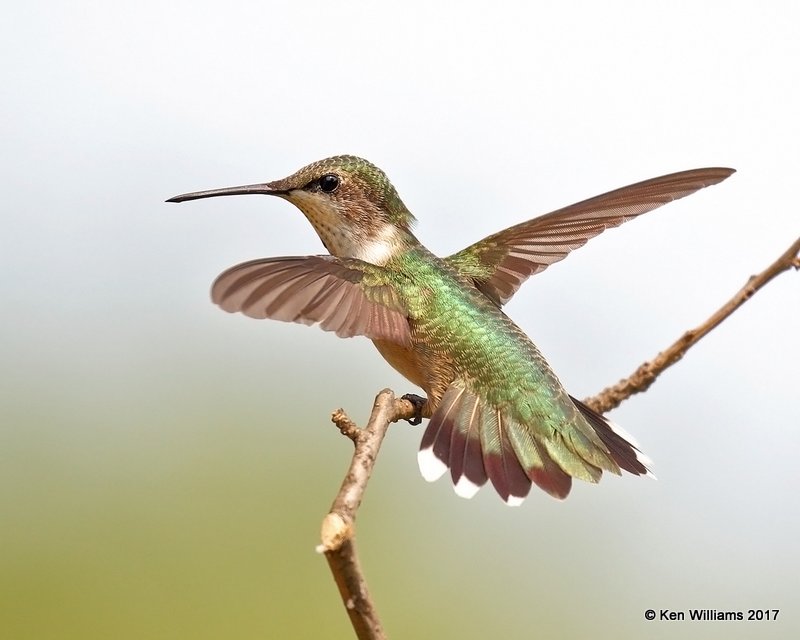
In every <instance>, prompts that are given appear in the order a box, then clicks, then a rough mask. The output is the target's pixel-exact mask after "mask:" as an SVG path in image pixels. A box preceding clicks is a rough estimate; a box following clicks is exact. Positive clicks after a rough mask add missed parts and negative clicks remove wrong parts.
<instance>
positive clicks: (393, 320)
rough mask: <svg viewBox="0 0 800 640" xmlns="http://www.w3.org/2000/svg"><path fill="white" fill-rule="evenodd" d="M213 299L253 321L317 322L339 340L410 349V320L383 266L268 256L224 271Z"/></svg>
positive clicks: (332, 259)
mask: <svg viewBox="0 0 800 640" xmlns="http://www.w3.org/2000/svg"><path fill="white" fill-rule="evenodd" d="M211 299H212V300H213V302H214V303H215V304H218V305H219V306H220V307H222V308H223V309H224V310H225V311H228V312H231V313H233V312H236V311H239V312H241V313H243V314H245V315H246V316H249V317H251V318H271V319H273V320H283V321H284V322H301V323H303V324H314V323H319V326H320V327H321V328H323V329H324V330H326V331H334V332H335V333H336V335H338V336H339V337H341V338H349V337H352V336H357V335H362V336H367V337H368V338H371V339H373V340H390V341H391V342H395V343H398V344H401V345H404V346H408V345H410V340H411V336H410V330H409V326H408V319H407V316H406V312H405V310H404V308H403V305H402V303H401V301H400V300H399V299H398V297H397V295H396V293H395V292H394V290H393V289H392V288H391V287H390V286H388V282H387V280H386V277H385V274H384V271H383V269H382V268H381V267H379V266H376V265H373V264H369V263H366V262H362V261H361V260H355V259H341V258H335V257H333V256H302V257H286V258H264V259H261V260H252V261H250V262H244V263H242V264H238V265H236V266H235V267H231V268H230V269H228V270H227V271H224V272H223V273H222V274H221V275H220V276H219V277H218V278H217V279H216V280H215V281H214V284H213V285H212V287H211Z"/></svg>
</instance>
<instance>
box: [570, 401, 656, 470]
mask: <svg viewBox="0 0 800 640" xmlns="http://www.w3.org/2000/svg"><path fill="white" fill-rule="evenodd" d="M570 399H571V400H572V402H573V403H574V404H575V406H576V407H577V408H578V411H580V412H581V413H582V414H583V417H584V418H586V420H587V421H588V422H589V424H590V425H591V426H592V428H593V429H594V430H595V433H596V434H597V435H598V436H600V439H601V440H602V441H603V444H605V445H606V447H607V448H608V452H609V454H610V455H611V457H612V458H613V459H614V462H616V463H617V464H618V465H619V468H620V469H624V470H625V471H627V472H628V473H632V474H633V475H635V476H651V477H655V476H653V474H652V472H651V471H650V469H648V465H652V464H653V462H652V460H650V458H648V457H647V456H646V455H645V454H644V453H642V452H641V450H640V449H639V445H638V443H637V442H636V441H635V440H634V439H633V437H632V436H631V435H630V434H628V433H626V432H625V431H623V430H622V429H621V428H620V427H619V426H617V425H616V424H614V423H613V422H611V420H609V419H608V418H606V417H605V416H602V415H600V414H599V413H597V412H596V411H594V410H593V409H590V408H589V407H587V406H586V405H585V404H583V402H581V401H580V400H577V399H576V398H573V397H572V396H570Z"/></svg>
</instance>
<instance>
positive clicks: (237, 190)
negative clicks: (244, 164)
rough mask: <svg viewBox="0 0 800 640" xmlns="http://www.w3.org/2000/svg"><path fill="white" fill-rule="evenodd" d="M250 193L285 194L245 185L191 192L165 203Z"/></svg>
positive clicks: (268, 187)
mask: <svg viewBox="0 0 800 640" xmlns="http://www.w3.org/2000/svg"><path fill="white" fill-rule="evenodd" d="M251 193H259V194H266V195H268V196H279V195H283V194H285V193H286V191H283V190H281V189H273V188H272V187H270V186H269V185H268V184H245V185H242V186H241V187H225V188H224V189H209V190H208V191H193V192H192V193H183V194H181V195H179V196H174V197H172V198H170V199H169V200H167V202H186V201H187V200H200V199H201V198H216V197H217V196H242V195H248V194H251Z"/></svg>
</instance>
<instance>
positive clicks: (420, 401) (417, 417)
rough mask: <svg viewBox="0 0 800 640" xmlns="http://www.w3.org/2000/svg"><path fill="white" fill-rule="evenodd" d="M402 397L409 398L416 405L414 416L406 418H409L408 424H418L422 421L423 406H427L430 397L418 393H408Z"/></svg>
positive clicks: (402, 398)
mask: <svg viewBox="0 0 800 640" xmlns="http://www.w3.org/2000/svg"><path fill="white" fill-rule="evenodd" d="M400 399H401V400H408V401H409V402H410V403H411V405H412V406H413V407H414V416H413V417H411V418H406V420H408V424H411V425H414V426H416V425H418V424H419V423H420V422H422V407H424V406H425V403H426V402H428V399H427V398H423V397H422V396H418V395H417V394H416V393H407V394H405V395H404V396H403V397H401V398H400Z"/></svg>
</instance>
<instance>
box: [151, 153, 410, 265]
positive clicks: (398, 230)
mask: <svg viewBox="0 0 800 640" xmlns="http://www.w3.org/2000/svg"><path fill="white" fill-rule="evenodd" d="M249 193H260V194H266V195H273V196H278V197H279V198H283V199H284V200H288V201H289V202H291V203H292V204H294V205H295V206H296V207H297V208H298V209H300V210H301V211H302V212H303V214H304V215H305V216H306V218H308V220H309V222H311V224H312V225H313V227H314V230H315V231H316V232H317V235H319V237H320V239H321V240H322V243H323V244H324V245H325V248H326V249H327V250H328V251H329V252H330V253H331V254H332V255H334V256H338V257H342V258H358V259H360V260H364V261H366V262H371V263H373V264H384V263H385V262H387V261H388V260H389V259H390V258H391V257H392V256H394V255H395V254H397V253H398V252H401V251H403V250H404V248H405V246H406V244H407V241H408V240H409V239H410V238H411V237H412V236H411V225H412V224H413V223H414V216H412V215H411V212H409V210H408V209H407V208H406V206H405V205H404V204H403V201H402V200H400V196H399V195H397V191H396V190H395V188H394V187H393V186H392V183H391V182H389V179H388V178H387V177H386V174H385V173H384V172H383V171H381V170H380V169H379V168H378V167H376V166H375V165H373V164H372V163H370V162H367V161H366V160H364V159H362V158H358V157H356V156H334V157H332V158H326V159H325V160H319V161H317V162H314V163H312V164H310V165H308V166H305V167H303V168H302V169H300V170H299V171H297V172H296V173H293V174H292V175H290V176H289V177H287V178H283V179H281V180H275V181H273V182H267V183H264V184H252V185H245V186H241V187H229V188H225V189H214V190H211V191H198V192H195V193H186V194H183V195H180V196H175V197H174V198H170V199H169V200H168V201H167V202H183V201H184V200H196V199H199V198H211V197H215V196H227V195H241V194H249Z"/></svg>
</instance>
